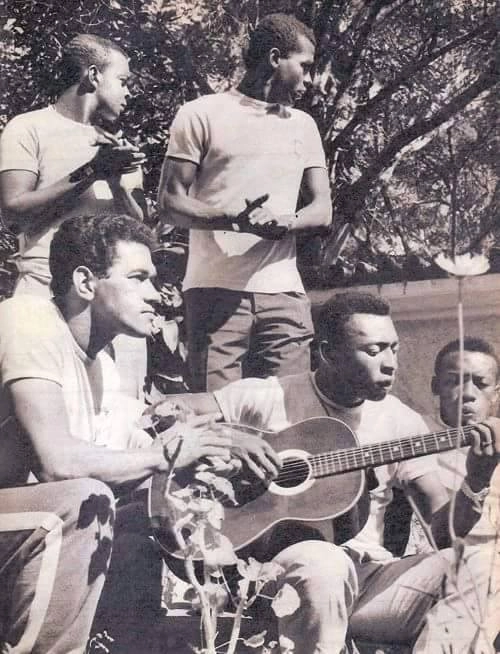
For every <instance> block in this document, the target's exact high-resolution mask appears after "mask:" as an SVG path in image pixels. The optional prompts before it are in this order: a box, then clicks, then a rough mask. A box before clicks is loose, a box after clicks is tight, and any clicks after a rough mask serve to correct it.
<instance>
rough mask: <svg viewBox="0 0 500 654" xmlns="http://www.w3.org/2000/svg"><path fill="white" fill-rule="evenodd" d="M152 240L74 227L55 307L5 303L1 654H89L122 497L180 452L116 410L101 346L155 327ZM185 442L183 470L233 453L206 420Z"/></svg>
mask: <svg viewBox="0 0 500 654" xmlns="http://www.w3.org/2000/svg"><path fill="white" fill-rule="evenodd" d="M153 244H154V242H153V237H152V234H151V232H150V231H149V229H148V228H147V227H145V226H144V225H142V224H140V223H138V222H137V221H136V220H134V219H132V218H130V217H128V216H121V215H107V216H100V217H99V218H98V219H97V218H95V217H77V218H71V219H69V220H67V221H66V222H64V223H63V224H62V225H61V226H60V228H59V230H58V231H57V233H56V234H55V236H54V239H53V241H52V244H51V251H50V272H51V275H52V282H51V283H52V290H53V293H54V299H53V300H49V299H45V298H40V297H35V296H29V295H26V296H23V295H20V296H19V297H15V298H12V299H10V300H7V301H5V302H3V303H1V304H0V379H1V388H0V587H1V588H2V593H1V598H0V609H1V611H0V614H2V618H1V620H0V649H1V650H2V652H3V651H9V652H12V653H13V654H14V653H15V654H28V653H33V654H68V653H70V652H71V654H77V653H82V652H84V650H85V645H86V641H87V638H88V634H89V630H90V627H91V624H92V621H93V618H94V613H95V611H96V606H97V602H98V599H99V595H100V593H101V589H102V587H103V583H104V579H105V576H106V572H107V568H108V560H109V556H110V553H111V544H112V527H113V522H114V504H115V499H114V495H113V492H112V490H111V489H114V490H116V491H120V490H121V489H122V488H124V487H130V485H137V484H139V483H140V482H141V481H142V480H144V479H146V478H147V477H149V476H150V475H151V474H152V473H154V472H156V471H166V470H168V469H169V456H170V455H172V452H173V451H174V450H176V449H177V445H178V442H179V441H178V436H177V434H178V430H177V428H176V431H175V432H174V433H173V434H172V433H171V432H169V430H167V431H165V432H164V434H163V435H162V437H161V438H158V439H156V441H154V442H152V444H151V439H149V437H148V435H147V434H146V433H145V432H142V431H141V430H139V429H137V428H134V424H133V423H134V420H133V416H134V415H135V417H137V416H138V415H139V414H140V412H141V411H142V408H141V407H138V406H136V405H134V404H133V400H130V398H129V399H127V405H124V404H123V403H120V402H118V397H119V396H118V395H117V394H116V393H115V390H116V388H117V383H116V377H115V371H114V369H113V362H112V360H111V358H110V357H109V356H108V355H107V354H106V353H105V352H104V351H103V348H105V346H106V345H107V344H108V343H110V342H111V340H112V339H113V338H114V337H115V336H117V335H118V334H127V335H129V336H135V337H144V336H147V335H149V334H150V332H151V326H152V322H153V318H154V310H153V303H154V302H155V300H156V299H157V298H158V294H157V291H156V290H155V288H154V286H153V283H152V277H153V276H154V275H155V269H154V266H153V264H152V261H151V249H152V247H153ZM125 407H127V408H128V410H127V411H125ZM130 407H131V408H130ZM132 409H133V410H132ZM138 409H139V410H138ZM203 424H205V427H204V426H203ZM127 430H128V433H127ZM169 434H170V435H169ZM184 435H185V438H184V442H185V444H187V446H186V447H182V448H181V450H180V454H179V457H178V458H177V460H176V464H177V465H178V466H179V467H184V466H187V465H189V464H190V463H192V462H193V461H195V460H196V459H197V458H199V457H201V456H204V455H210V454H219V455H221V456H223V457H224V456H226V454H227V451H228V450H227V445H228V442H229V441H228V440H227V439H224V438H221V436H220V435H217V436H216V435H215V434H214V433H213V432H210V431H209V430H207V429H206V420H204V421H202V422H200V420H199V419H197V422H196V421H191V423H190V424H188V425H185V426H184ZM163 436H165V438H163ZM134 442H140V443H141V444H142V445H143V447H142V448H139V447H137V446H134ZM102 446H107V447H102ZM126 446H129V449H125V447H126ZM30 471H31V472H33V473H34V474H35V475H36V477H37V479H38V481H39V483H36V484H27V481H28V475H29V473H30ZM115 540H116V539H115ZM115 549H117V548H116V547H115ZM118 549H119V548H118ZM156 558H157V559H158V560H159V557H158V555H157V557H156ZM150 565H153V564H150ZM129 585H130V587H131V589H132V590H133V582H132V581H130V584H129Z"/></svg>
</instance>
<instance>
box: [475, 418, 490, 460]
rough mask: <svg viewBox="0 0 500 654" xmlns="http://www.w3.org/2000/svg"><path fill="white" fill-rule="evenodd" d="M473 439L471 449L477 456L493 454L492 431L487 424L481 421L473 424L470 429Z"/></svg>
mask: <svg viewBox="0 0 500 654" xmlns="http://www.w3.org/2000/svg"><path fill="white" fill-rule="evenodd" d="M472 436H473V439H474V442H473V445H472V451H473V452H474V454H476V455H477V456H485V455H486V456H493V454H494V449H493V439H492V432H491V430H490V428H489V427H488V425H486V424H484V423H481V424H477V425H475V426H474V429H473V431H472Z"/></svg>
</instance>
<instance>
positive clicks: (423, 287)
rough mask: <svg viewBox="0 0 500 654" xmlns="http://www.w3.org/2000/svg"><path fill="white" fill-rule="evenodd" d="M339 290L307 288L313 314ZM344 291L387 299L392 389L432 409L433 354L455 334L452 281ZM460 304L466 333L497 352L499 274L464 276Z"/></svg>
mask: <svg viewBox="0 0 500 654" xmlns="http://www.w3.org/2000/svg"><path fill="white" fill-rule="evenodd" d="M343 290H344V289H335V290H331V291H310V292H309V296H310V298H311V301H312V303H313V312H314V313H315V314H316V312H317V311H318V309H319V307H320V305H321V304H322V303H323V302H325V300H327V299H328V298H329V297H332V295H334V294H335V293H339V292H342V291H343ZM350 290H357V291H363V292H369V293H373V294H378V295H381V296H382V297H384V298H385V299H386V300H387V301H388V302H389V304H390V305H391V309H392V316H393V320H394V322H395V324H396V328H397V330H398V333H399V337H400V340H401V348H400V356H399V371H398V380H397V383H396V386H395V389H394V392H395V394H396V395H397V396H398V397H400V398H401V400H403V402H406V403H407V404H409V405H410V406H412V407H413V408H415V409H416V410H417V411H419V412H421V413H433V412H434V406H435V405H434V404H433V398H432V394H431V392H430V380H431V377H432V370H433V364H434V358H435V355H436V353H437V352H438V350H439V349H440V348H441V347H442V346H443V345H444V344H445V343H447V342H448V341H450V340H452V339H454V338H457V337H458V323H457V298H458V281H457V280H456V279H435V280H429V281H422V282H409V283H407V284H387V285H383V286H380V287H377V286H363V287H356V288H354V289H350ZM463 305H464V316H465V319H464V322H465V333H466V335H470V336H481V337H483V338H485V339H486V340H488V341H490V342H491V343H492V344H493V345H494V346H495V348H496V350H497V352H499V354H500V326H499V325H500V274H490V275H483V276H480V277H469V278H467V279H464V281H463Z"/></svg>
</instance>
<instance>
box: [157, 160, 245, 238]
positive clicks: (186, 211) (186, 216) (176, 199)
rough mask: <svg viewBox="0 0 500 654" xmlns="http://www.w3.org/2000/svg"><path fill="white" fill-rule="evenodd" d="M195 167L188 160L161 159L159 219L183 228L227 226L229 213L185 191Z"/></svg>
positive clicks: (229, 218)
mask: <svg viewBox="0 0 500 654" xmlns="http://www.w3.org/2000/svg"><path fill="white" fill-rule="evenodd" d="M196 171H197V165H196V164H195V163H194V162H192V161H186V160H184V159H174V158H173V157H167V158H166V159H165V161H164V163H163V168H162V171H161V178H160V185H159V191H158V207H159V209H160V219H161V220H162V222H166V223H169V224H172V225H177V226H178V227H184V228H187V229H226V230H228V229H229V230H230V229H231V222H232V220H231V216H229V215H228V214H226V213H225V211H224V209H223V208H222V207H214V206H211V205H209V204H206V203H205V202H200V200H197V199H196V198H193V197H191V196H190V195H189V189H190V188H191V185H192V184H193V182H194V180H195V176H196ZM233 218H234V216H233Z"/></svg>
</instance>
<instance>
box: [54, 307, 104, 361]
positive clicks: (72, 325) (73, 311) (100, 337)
mask: <svg viewBox="0 0 500 654" xmlns="http://www.w3.org/2000/svg"><path fill="white" fill-rule="evenodd" d="M54 302H55V304H56V306H57V308H58V309H59V311H60V312H61V314H62V316H63V318H64V320H65V321H66V323H67V325H68V328H69V331H70V332H71V335H72V336H73V338H74V339H75V342H76V343H77V345H78V346H79V347H80V348H81V349H82V350H83V351H84V352H85V353H86V354H87V356H88V357H90V358H91V359H95V358H96V356H97V354H98V353H99V352H100V351H101V350H103V349H104V348H105V347H106V346H107V345H108V344H109V343H110V342H111V341H112V340H113V338H114V337H115V335H116V334H108V333H106V331H105V330H103V329H102V328H99V329H98V328H97V327H96V324H95V320H93V319H92V309H91V307H90V305H86V306H75V305H73V304H72V303H71V302H65V301H62V300H60V299H57V298H55V299H54Z"/></svg>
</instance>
